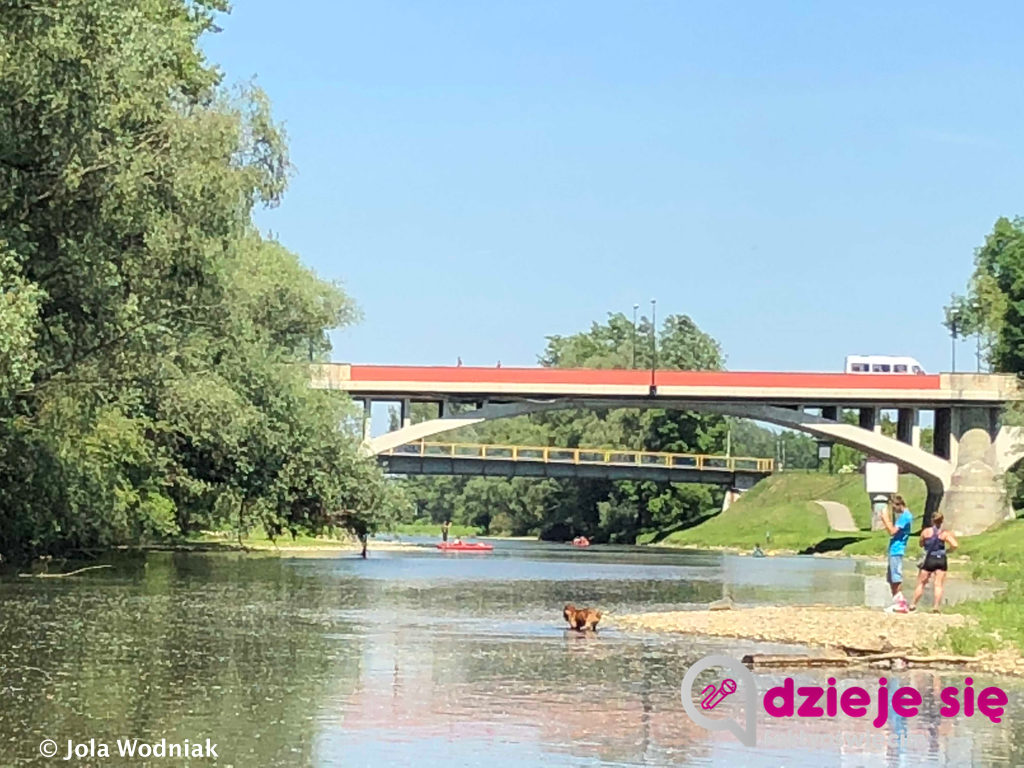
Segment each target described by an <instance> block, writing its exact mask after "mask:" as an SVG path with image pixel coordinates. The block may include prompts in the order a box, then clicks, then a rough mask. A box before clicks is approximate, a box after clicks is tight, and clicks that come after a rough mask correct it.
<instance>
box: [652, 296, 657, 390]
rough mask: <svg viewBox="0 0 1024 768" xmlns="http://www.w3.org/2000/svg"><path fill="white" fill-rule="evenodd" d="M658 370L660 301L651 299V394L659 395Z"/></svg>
mask: <svg viewBox="0 0 1024 768" xmlns="http://www.w3.org/2000/svg"><path fill="white" fill-rule="evenodd" d="M657 369H658V300H657V299H651V394H652V395H655V394H657V389H655V381H654V372H655V371H656V370H657Z"/></svg>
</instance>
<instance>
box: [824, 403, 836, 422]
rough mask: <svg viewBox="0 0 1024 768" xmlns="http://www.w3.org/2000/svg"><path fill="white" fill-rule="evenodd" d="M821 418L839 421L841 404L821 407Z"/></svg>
mask: <svg viewBox="0 0 1024 768" xmlns="http://www.w3.org/2000/svg"><path fill="white" fill-rule="evenodd" d="M821 418H823V419H831V420H832V421H839V406H838V405H826V406H824V407H822V409H821Z"/></svg>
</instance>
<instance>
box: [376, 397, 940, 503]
mask: <svg viewBox="0 0 1024 768" xmlns="http://www.w3.org/2000/svg"><path fill="white" fill-rule="evenodd" d="M597 408H666V409H672V410H692V411H701V412H705V413H719V414H722V415H729V416H735V417H738V418H748V419H754V420H756V421H763V422H767V423H770V424H775V425H777V426H781V427H786V428H789V429H795V430H798V431H801V432H805V433H807V434H811V435H813V436H815V437H818V438H824V439H828V440H831V441H834V442H836V443H840V444H842V445H847V446H850V447H851V448H855V449H856V450H859V451H862V452H864V453H866V454H868V455H871V456H874V457H877V458H880V459H884V460H887V461H892V462H895V463H897V464H899V465H900V466H901V468H902V469H903V470H904V471H906V472H910V473H911V474H915V475H917V476H918V477H920V478H921V479H922V480H924V482H925V486H926V487H927V489H928V502H927V508H926V512H928V513H931V512H934V511H935V510H937V509H938V508H939V505H940V502H941V500H942V498H943V496H944V494H945V493H946V491H947V490H948V489H949V487H950V483H951V479H952V475H953V465H952V464H951V462H950V461H948V460H947V459H945V458H942V457H940V456H936V455H935V454H932V453H929V452H927V451H925V450H922V449H921V448H918V447H914V446H913V445H910V444H908V443H906V442H902V441H900V440H897V439H896V438H892V437H887V436H885V435H882V434H880V433H879V432H875V431H873V430H868V429H864V428H862V427H860V426H858V425H855V424H847V423H845V422H840V421H835V420H832V419H827V418H823V417H821V416H818V415H815V414H812V413H807V412H805V411H803V410H800V409H795V408H784V407H780V406H772V405H760V404H752V403H716V402H671V401H669V402H665V401H651V400H635V401H634V400H619V399H616V400H605V399H557V400H551V401H516V402H508V403H488V404H484V405H483V406H482V407H478V408H476V409H474V410H471V411H467V412H464V413H458V414H447V415H443V416H441V417H439V418H436V419H431V420H429V421H424V422H421V423H419V424H411V423H408V420H403V421H404V426H403V427H402V428H400V429H398V430H396V431H394V432H389V433H387V434H384V435H380V436H378V437H376V438H372V439H370V440H368V441H367V442H366V443H365V444H364V445H365V449H366V450H367V451H368V452H369V453H372V454H379V453H383V452H385V451H388V450H391V449H393V448H397V447H398V446H400V445H405V444H406V443H411V442H415V441H418V440H424V439H426V438H428V437H432V436H434V435H438V434H441V433H444V432H448V431H451V430H453V429H458V428H460V427H465V426H470V425H474V424H480V423H483V422H485V421H491V420H494V419H501V418H509V417H512V416H523V415H527V414H531V413H540V412H543V411H551V410H565V409H597Z"/></svg>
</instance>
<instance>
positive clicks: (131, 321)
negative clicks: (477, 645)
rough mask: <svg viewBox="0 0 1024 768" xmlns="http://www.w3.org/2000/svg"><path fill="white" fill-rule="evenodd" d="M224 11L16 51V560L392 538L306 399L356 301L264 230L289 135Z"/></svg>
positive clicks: (9, 420) (1, 329) (7, 505)
mask: <svg viewBox="0 0 1024 768" xmlns="http://www.w3.org/2000/svg"><path fill="white" fill-rule="evenodd" d="M220 10H223V4H222V3H220V2H217V1H215V0H211V1H209V2H204V1H202V0H198V1H195V2H185V0H180V2H175V1H172V2H161V3H151V2H141V3H140V2H135V1H134V0H132V1H129V0H111V1H110V2H103V3H63V4H58V5H47V6H43V5H14V6H10V7H8V8H7V9H6V10H5V12H4V23H3V30H2V37H3V45H0V556H3V557H6V558H14V559H24V558H30V557H33V556H37V555H42V554H60V553H69V552H83V551H91V550H96V549H102V548H106V547H110V546H115V545H118V544H122V543H132V542H138V541H141V540H159V539H163V538H167V537H176V536H181V535H185V534H188V533H190V532H194V531H197V530H200V529H209V528H225V527H227V528H231V529H233V530H235V531H237V532H239V533H244V532H245V531H247V530H249V529H251V528H252V527H254V526H256V525H260V526H262V527H263V528H264V529H265V530H267V531H272V532H283V531H290V530H301V531H314V532H315V531H317V530H319V529H321V528H323V527H324V526H326V525H328V524H336V525H341V526H343V527H345V528H347V529H349V530H351V531H353V532H356V533H364V532H366V531H369V530H374V529H375V528H376V527H377V526H378V524H379V522H380V520H381V519H382V518H383V517H384V516H385V515H386V514H388V512H389V510H391V509H393V508H394V506H395V504H394V503H393V500H392V498H391V490H390V488H389V486H388V485H387V484H386V483H385V482H384V479H383V477H382V476H381V474H380V472H379V471H378V470H377V468H376V466H375V465H374V464H373V463H372V462H370V461H368V460H366V459H364V458H362V457H360V456H359V455H358V453H357V450H356V440H355V438H354V437H353V436H352V435H351V434H349V433H346V432H344V431H339V430H338V428H337V425H338V424H339V423H341V422H343V421H344V419H345V417H346V406H345V405H344V403H343V402H342V401H341V400H340V399H338V398H336V397H331V396H329V395H327V394H325V393H318V392H313V391H311V390H310V389H309V388H308V384H307V371H306V369H305V366H304V363H308V361H310V360H312V359H325V358H326V356H327V353H328V350H329V343H328V339H327V336H326V333H325V331H326V330H327V329H329V328H332V327H335V326H339V325H344V324H346V323H350V322H352V321H353V320H354V319H355V318H356V315H357V312H356V309H355V307H354V305H353V303H352V301H351V300H350V299H349V298H348V297H347V296H346V295H345V294H344V292H343V291H342V290H341V289H340V288H339V287H338V286H335V285H332V284H329V283H326V282H324V281H322V280H320V279H318V278H317V277H316V276H315V275H314V274H313V273H312V272H311V271H310V270H308V269H307V268H305V267H303V266H302V265H301V263H300V262H299V260H298V258H297V257H296V256H295V254H292V253H290V252H289V251H287V250H286V249H285V248H284V247H283V246H282V245H281V244H280V243H277V242H275V241H274V240H272V239H270V238H267V237H266V236H264V235H263V234H261V233H260V232H259V231H258V230H257V229H256V227H255V226H254V225H253V223H252V212H253V209H254V207H255V206H258V205H274V204H276V203H277V202H278V201H279V200H280V198H281V195H282V193H283V192H284V188H285V182H286V179H287V175H288V171H289V164H288V158H287V153H286V148H285V144H284V140H283V136H282V133H281V131H280V129H279V127H278V126H277V125H276V124H275V123H274V121H273V119H272V117H271V115H270V110H269V107H268V103H267V99H266V97H265V96H264V94H263V93H262V92H261V91H259V89H257V88H254V87H245V88H242V89H237V90H231V89H229V88H227V87H225V86H224V85H223V84H222V82H221V75H220V73H219V71H218V70H217V69H216V67H215V66H214V65H212V64H211V63H209V62H208V61H206V59H205V57H204V55H203V53H202V51H201V49H200V46H199V39H200V37H201V36H202V35H203V34H205V33H208V32H210V31H211V30H213V29H214V27H215V24H214V18H215V14H216V13H217V12H219V11H220Z"/></svg>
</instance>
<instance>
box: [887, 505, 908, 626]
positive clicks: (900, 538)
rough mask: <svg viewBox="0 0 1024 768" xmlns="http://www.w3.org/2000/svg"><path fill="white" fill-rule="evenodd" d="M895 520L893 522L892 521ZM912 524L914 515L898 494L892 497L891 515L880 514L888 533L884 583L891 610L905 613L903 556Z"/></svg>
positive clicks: (888, 513) (906, 608)
mask: <svg viewBox="0 0 1024 768" xmlns="http://www.w3.org/2000/svg"><path fill="white" fill-rule="evenodd" d="M893 518H895V520H893ZM913 524H914V515H913V513H911V511H910V510H909V509H907V503H906V502H905V501H904V500H903V497H902V496H900V495H899V494H897V495H895V496H893V497H892V513H891V515H890V512H889V510H888V509H885V510H884V511H883V512H882V525H884V526H885V530H887V531H888V532H889V567H888V569H887V570H886V575H885V578H886V581H888V582H889V589H890V590H891V591H892V602H893V609H894V610H896V611H898V612H899V613H906V612H907V611H908V610H909V609H908V607H907V599H906V598H905V597H904V596H903V592H902V591H901V588H902V586H903V555H904V554H905V553H906V551H907V540H908V539H910V526H911V525H913Z"/></svg>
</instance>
